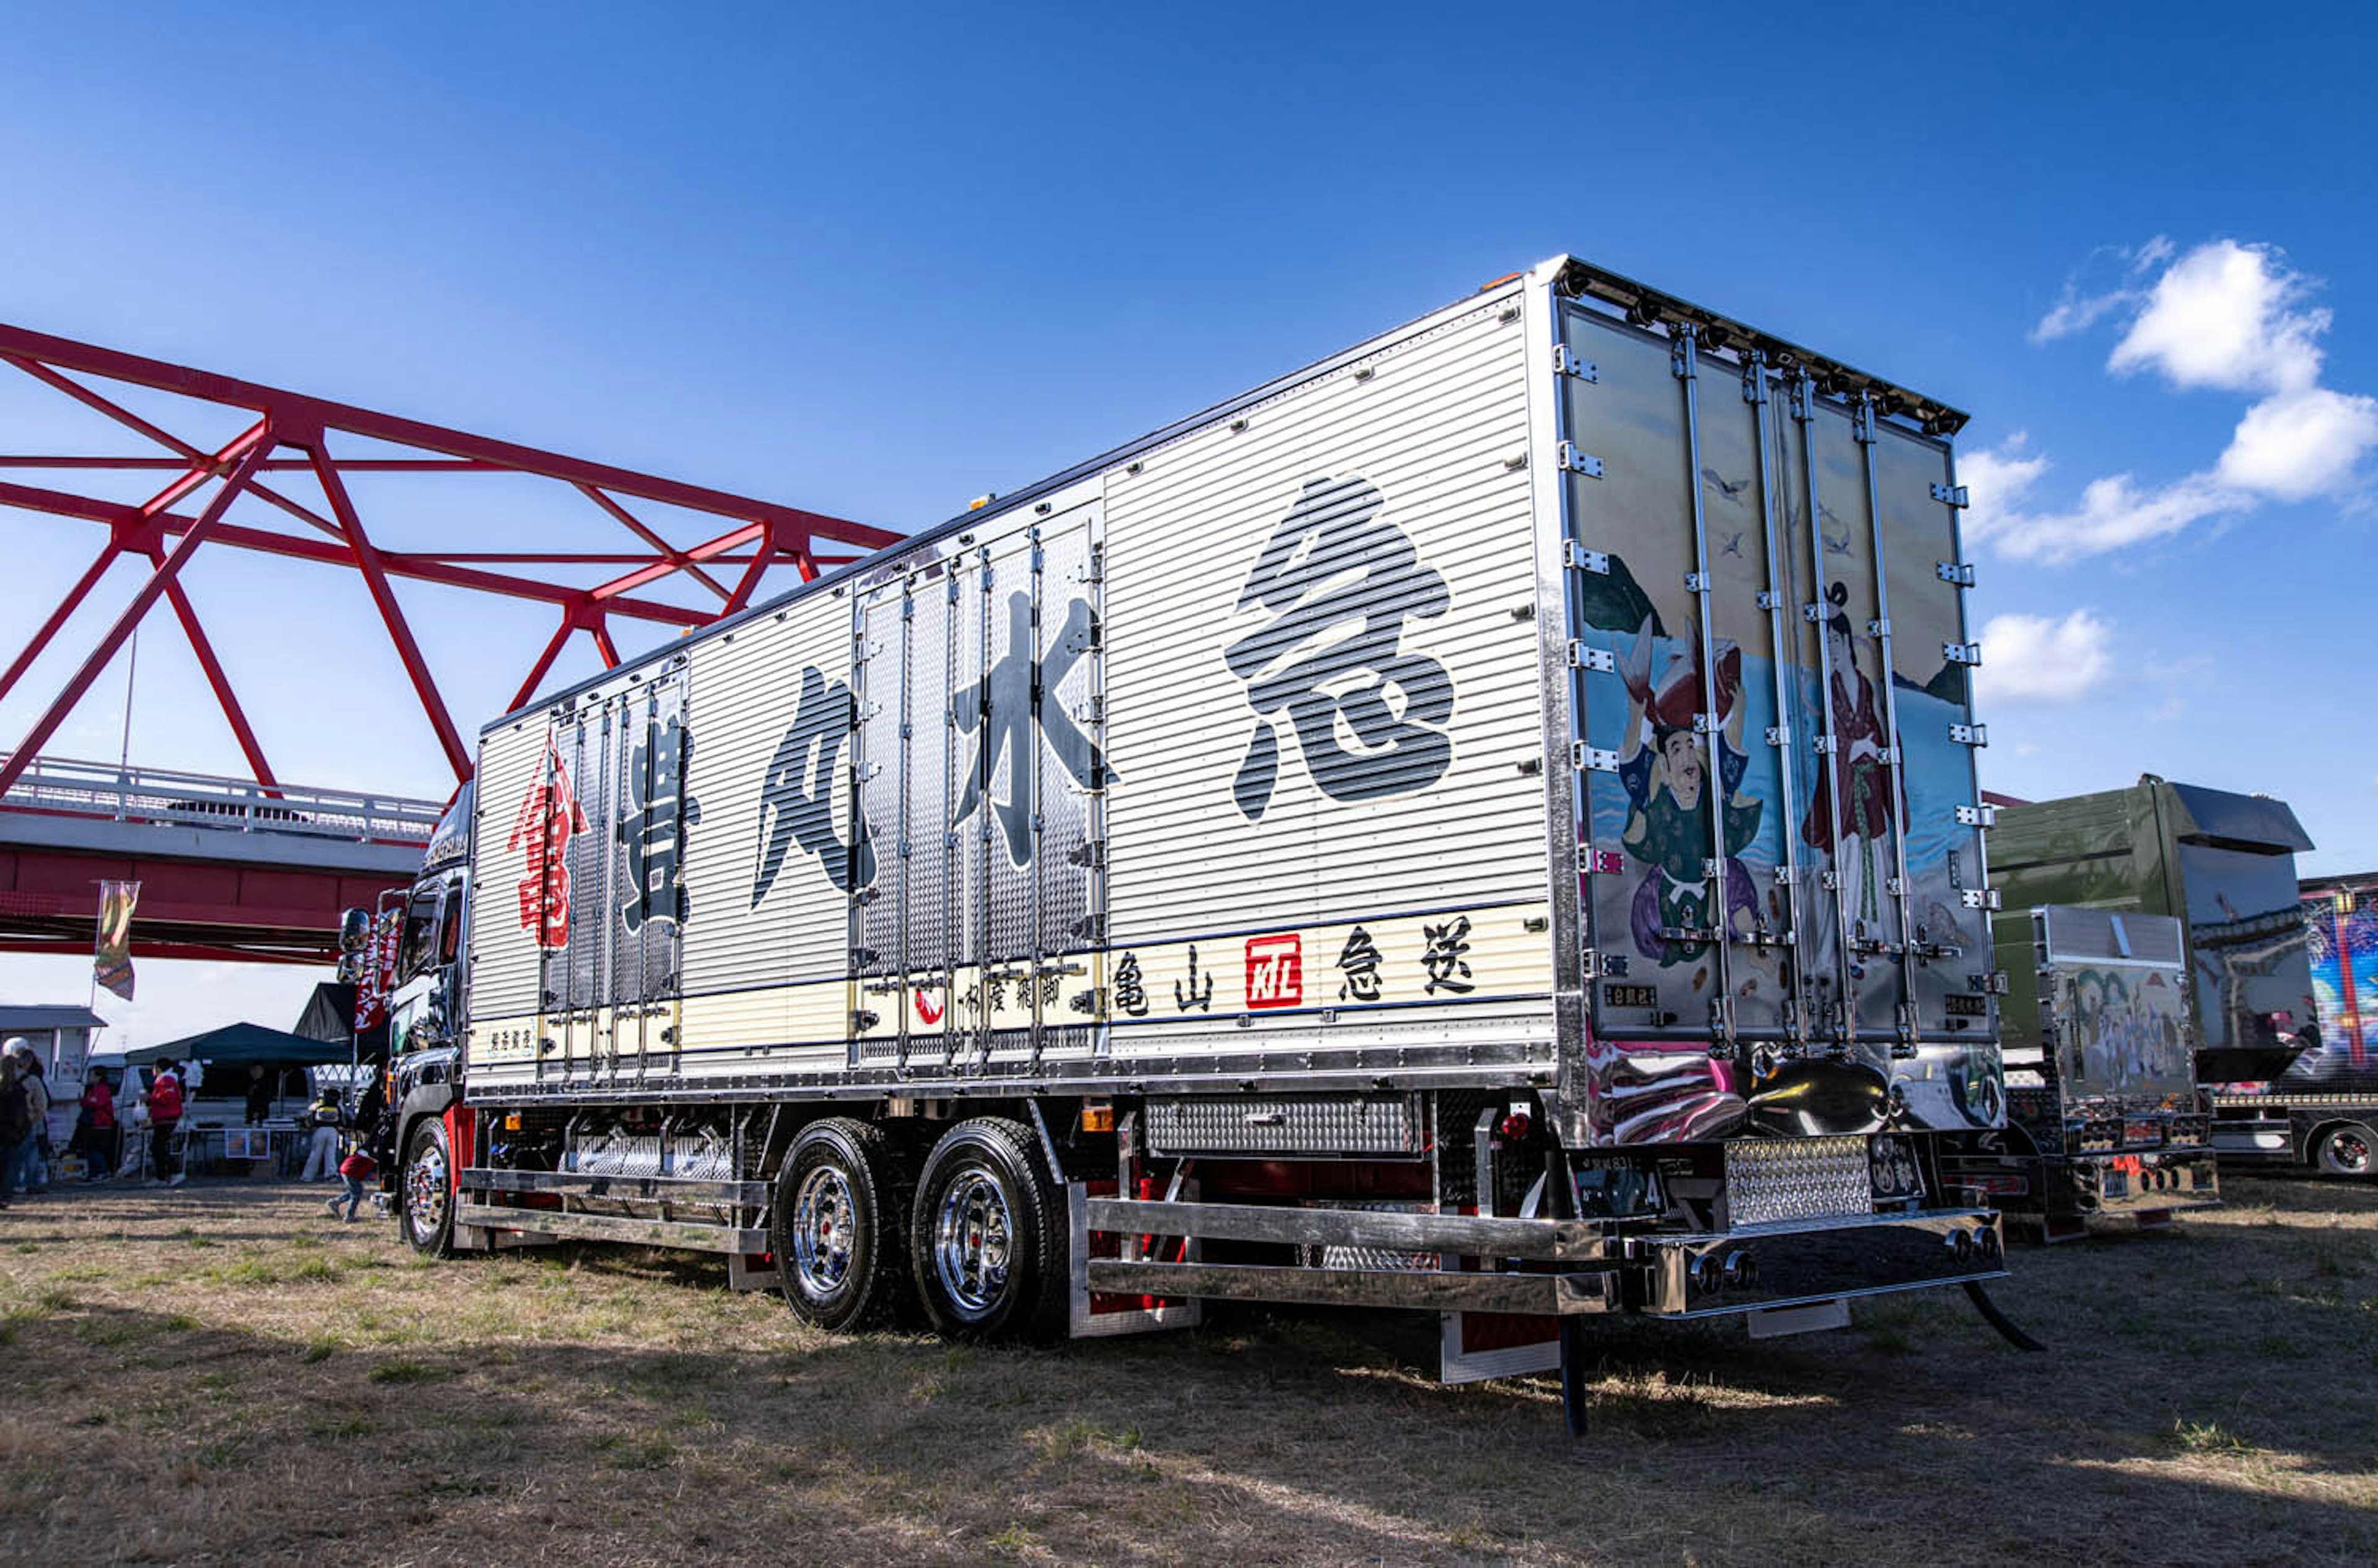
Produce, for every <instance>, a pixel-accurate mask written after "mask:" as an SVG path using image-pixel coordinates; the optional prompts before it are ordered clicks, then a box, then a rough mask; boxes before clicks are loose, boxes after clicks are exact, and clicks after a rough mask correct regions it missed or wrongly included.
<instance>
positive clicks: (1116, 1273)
mask: <svg viewBox="0 0 2378 1568" xmlns="http://www.w3.org/2000/svg"><path fill="white" fill-rule="evenodd" d="M1089 1287H1090V1289H1091V1290H1093V1291H1103V1292H1106V1293H1109V1294H1112V1295H1118V1296H1169V1297H1173V1298H1175V1299H1179V1298H1183V1297H1187V1298H1193V1299H1195V1298H1203V1299H1217V1298H1224V1299H1231V1300H1238V1301H1292V1302H1300V1303H1304V1304H1308V1305H1314V1306H1323V1307H1411V1308H1419V1309H1422V1310H1423V1311H1447V1312H1527V1313H1533V1314H1538V1315H1542V1316H1546V1317H1565V1316H1568V1315H1572V1314H1576V1313H1584V1312H1610V1311H1617V1310H1618V1306H1619V1295H1618V1275H1616V1273H1615V1272H1605V1273H1593V1274H1439V1273H1437V1272H1435V1270H1428V1269H1312V1268H1272V1267H1258V1266H1255V1265H1249V1264H1236V1263H1124V1262H1121V1261H1118V1260H1114V1259H1103V1258H1094V1259H1092V1260H1091V1261H1090V1264H1089Z"/></svg>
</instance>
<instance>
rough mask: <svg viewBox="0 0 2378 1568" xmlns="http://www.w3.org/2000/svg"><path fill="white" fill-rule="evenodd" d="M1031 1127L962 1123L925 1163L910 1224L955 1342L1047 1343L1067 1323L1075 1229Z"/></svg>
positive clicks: (912, 1254) (925, 1290)
mask: <svg viewBox="0 0 2378 1568" xmlns="http://www.w3.org/2000/svg"><path fill="white" fill-rule="evenodd" d="M1061 1215H1062V1211H1061V1210H1060V1209H1059V1208H1058V1201H1057V1192H1056V1190H1055V1183H1054V1182H1053V1181H1052V1180H1051V1179H1050V1177H1049V1176H1048V1175H1047V1174H1046V1173H1045V1172H1044V1171H1043V1170H1042V1169H1041V1166H1040V1160H1039V1147H1038V1146H1037V1144H1036V1143H1035V1142H1034V1140H1033V1136H1032V1133H1031V1131H1030V1130H1029V1129H1027V1128H1026V1127H1025V1126H1024V1125H1023V1124H1022V1123H1020V1122H1015V1121H1010V1120H1007V1119H1004V1118H1002V1117H988V1116H986V1117H977V1118H976V1119H973V1120H971V1121H962V1122H960V1123H958V1124H957V1125H956V1126H955V1127H953V1128H951V1129H950V1130H949V1131H948V1132H946V1133H945V1134H943V1138H942V1141H941V1142H940V1143H936V1144H934V1145H933V1152H932V1153H931V1155H927V1156H926V1158H925V1168H924V1172H923V1174H922V1175H921V1176H919V1178H918V1181H917V1205H916V1215H915V1218H914V1219H913V1221H912V1222H911V1223H910V1226H909V1248H908V1251H909V1259H910V1262H911V1263H913V1264H914V1266H915V1269H916V1275H917V1293H918V1295H919V1297H921V1298H922V1299H923V1300H924V1304H925V1312H926V1315H927V1316H929V1317H931V1319H932V1321H933V1326H934V1327H935V1328H937V1329H939V1330H941V1332H942V1333H943V1335H947V1336H949V1337H950V1338H953V1339H977V1340H996V1339H1045V1338H1051V1337H1053V1336H1054V1335H1056V1334H1057V1332H1058V1331H1059V1330H1060V1329H1062V1328H1063V1324H1064V1321H1065V1291H1066V1286H1067V1279H1066V1275H1065V1233H1064V1229H1063V1219H1062V1217H1061Z"/></svg>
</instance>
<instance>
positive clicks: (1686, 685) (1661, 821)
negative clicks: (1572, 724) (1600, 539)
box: [1618, 617, 1763, 968]
mask: <svg viewBox="0 0 2378 1568" xmlns="http://www.w3.org/2000/svg"><path fill="white" fill-rule="evenodd" d="M1652 624H1653V623H1652V621H1651V619H1650V618H1649V617H1646V618H1645V620H1644V621H1643V623H1642V625H1641V626H1640V627H1639V628H1637V631H1636V635H1635V639H1634V641H1633V643H1632V645H1631V646H1629V647H1628V648H1627V650H1626V652H1625V654H1624V656H1623V657H1622V658H1621V659H1620V660H1619V662H1618V670H1619V676H1620V678H1621V679H1622V680H1624V681H1625V682H1626V685H1627V730H1626V733H1627V751H1626V754H1625V756H1624V757H1623V759H1622V760H1620V762H1619V764H1618V779H1619V783H1620V784H1622V785H1623V786H1624V787H1625V789H1626V791H1627V825H1626V827H1625V829H1624V830H1623V831H1622V832H1621V833H1620V835H1619V843H1620V844H1623V845H1625V847H1626V850H1627V855H1628V856H1630V857H1632V858H1633V859H1634V860H1635V861H1636V862H1637V863H1638V864H1639V865H1641V866H1643V867H1644V868H1645V870H1644V874H1643V877H1642V880H1640V881H1639V882H1638V883H1637V884H1636V888H1635V894H1634V899H1633V903H1632V908H1631V914H1632V918H1631V919H1630V920H1629V922H1628V929H1629V934H1630V935H1631V936H1632V937H1633V939H1634V943H1635V951H1636V952H1638V953H1639V954H1640V955H1641V956H1642V957H1644V958H1647V959H1650V960H1651V961H1652V962H1653V963H1655V964H1659V965H1660V966H1661V967H1663V968H1666V967H1668V966H1670V965H1673V964H1689V963H1692V962H1693V961H1695V960H1696V959H1699V958H1701V957H1703V956H1704V955H1705V954H1707V953H1708V952H1709V950H1710V948H1711V944H1712V943H1713V942H1715V941H1718V940H1723V937H1724V935H1725V934H1726V933H1727V932H1728V931H1731V932H1732V934H1734V935H1735V936H1747V935H1749V934H1750V932H1751V930H1752V928H1753V926H1754V925H1755V923H1756V921H1757V919H1758V914H1759V894H1758V892H1757V891H1756V890H1755V889H1754V887H1753V886H1752V883H1751V880H1750V872H1749V871H1748V869H1747V868H1745V867H1744V865H1743V863H1742V859H1741V855H1742V852H1743V851H1744V850H1745V849H1747V848H1748V847H1749V845H1750V842H1751V841H1752V840H1753V839H1754V838H1756V837H1757V836H1758V834H1759V813H1760V811H1761V809H1762V805H1763V803H1762V802H1761V801H1759V798H1758V797H1757V796H1751V795H1747V794H1745V793H1744V791H1743V776H1744V774H1745V773H1746V772H1747V771H1748V760H1747V758H1746V756H1745V754H1744V752H1743V749H1742V715H1743V708H1744V704H1743V703H1742V701H1741V700H1740V698H1741V695H1742V652H1741V650H1740V649H1738V648H1736V647H1735V646H1734V644H1732V643H1730V642H1724V641H1721V642H1720V643H1719V644H1718V653H1717V659H1716V669H1715V670H1714V671H1713V672H1711V674H1710V675H1709V676H1708V677H1707V679H1706V680H1705V678H1704V676H1703V672H1702V668H1701V664H1702V661H1701V657H1700V653H1701V650H1700V647H1699V643H1698V641H1696V642H1695V643H1694V644H1693V645H1692V646H1691V647H1690V648H1689V649H1687V650H1675V649H1670V650H1669V651H1668V652H1667V653H1666V655H1665V656H1664V658H1663V659H1662V660H1661V662H1662V663H1663V664H1664V666H1665V667H1664V668H1663V670H1662V671H1661V672H1660V674H1659V676H1657V678H1656V679H1655V678H1654V676H1653V675H1652V665H1653V662H1654V657H1655V652H1654V639H1653V638H1652V635H1651V628H1652ZM1709 681H1714V683H1715V686H1716V690H1717V712H1718V714H1719V724H1718V726H1717V728H1716V730H1715V732H1714V738H1715V740H1716V742H1717V756H1718V765H1717V781H1716V785H1715V805H1716V808H1717V809H1718V810H1719V811H1720V812H1721V813H1723V815H1722V819H1721V820H1722V822H1723V831H1724V835H1725V856H1724V860H1725V878H1724V881H1725V891H1724V893H1723V905H1724V907H1723V912H1722V913H1721V912H1720V911H1716V910H1713V909H1712V908H1711V890H1710V880H1709V879H1708V878H1706V877H1704V876H1703V875H1702V871H1701V868H1702V866H1703V864H1704V863H1705V862H1706V861H1707V860H1709V859H1710V858H1711V855H1710V850H1711V832H1710V828H1709V808H1708V806H1707V805H1706V804H1705V802H1704V799H1703V797H1704V796H1707V795H1709V794H1710V793H1711V783H1710V765H1709V750H1708V747H1707V745H1706V744H1705V737H1704V736H1701V735H1699V734H1698V733H1696V728H1695V720H1696V719H1698V718H1699V715H1700V713H1701V712H1702V711H1703V710H1702V700H1703V695H1704V687H1705V685H1707V684H1708V682H1709Z"/></svg>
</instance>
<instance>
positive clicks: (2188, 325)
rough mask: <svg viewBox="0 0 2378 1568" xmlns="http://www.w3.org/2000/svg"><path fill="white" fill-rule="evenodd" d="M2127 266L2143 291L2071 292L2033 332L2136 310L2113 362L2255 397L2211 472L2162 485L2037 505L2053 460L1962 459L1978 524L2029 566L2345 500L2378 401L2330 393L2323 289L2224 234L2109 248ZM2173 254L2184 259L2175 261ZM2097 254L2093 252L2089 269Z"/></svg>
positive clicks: (2041, 336)
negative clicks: (2274, 510)
mask: <svg viewBox="0 0 2378 1568" xmlns="http://www.w3.org/2000/svg"><path fill="white" fill-rule="evenodd" d="M2099 254H2100V256H2104V255H2107V254H2111V255H2114V256H2117V257H2120V258H2121V259H2122V260H2124V261H2125V262H2126V263H2128V273H2129V275H2130V276H2132V277H2137V276H2140V275H2142V274H2144V273H2147V272H2150V271H2155V269H2157V268H2160V269H2161V270H2160V271H2159V272H2156V276H2155V277H2154V279H2153V281H2150V282H2148V283H2146V284H2145V285H2144V286H2143V287H2118V288H2114V289H2111V290H2108V291H2105V292H2102V293H2095V294H2084V293H2081V292H2080V290H2079V288H2078V285H2077V284H2076V283H2068V284H2067V285H2066V287H2065V291H2064V297H2063V298H2062V299H2061V300H2060V301H2059V302H2058V304H2057V305H2056V307H2055V308H2054V309H2053V310H2051V311H2049V312H2048V315H2047V316H2045V317H2042V318H2041V319H2040V321H2039V323H2038V324H2037V325H2036V326H2035V327H2034V328H2033V329H2032V330H2031V338H2032V341H2035V342H2048V341H2053V340H2055V339H2058V338H2063V337H2070V336H2072V335H2073V334H2074V333H2077V332H2082V331H2085V330H2087V329H2089V328H2090V327H2092V326H2094V325H2095V324H2096V323H2097V322H2099V321H2101V320H2104V319H2106V318H2108V317H2123V316H2127V317H2128V318H2129V320H2128V326H2127V327H2126V329H2124V331H2123V333H2122V337H2121V340H2120V341H2119V342H2117V343H2116V344H2115V345H2114V349H2113V353H2112V354H2111V355H2110V356H2109V357H2108V360H2107V368H2108V370H2110V371H2113V372H2114V373H2116V374H2118V375H2130V374H2134V373H2136V372H2139V371H2142V370H2152V371H2155V372H2156V373H2158V374H2160V375H2161V376H2162V377H2164V378H2165V379H2166V380H2167V381H2168V382H2169V383H2170V384H2171V385H2172V386H2174V387H2178V388H2216V389H2223V390H2228V391H2234V392H2248V393H2255V394H2259V401H2255V402H2254V403H2252V405H2251V406H2249V407H2248V408H2247V410H2246V412H2245V413H2244V415H2243V416H2242V417H2241V418H2240V420H2239V422H2238V426H2237V428H2236V430H2235V431H2234V432H2232V434H2231V436H2230V439H2229V445H2228V448H2227V449H2225V450H2224V451H2223V452H2222V453H2221V455H2220V457H2219V458H2218V459H2216V461H2215V462H2214V463H2213V465H2212V466H2211V467H2209V468H2206V469H2204V470H2200V471H2199V472H2196V473H2189V474H2185V475H2183V476H2182V477H2180V478H2179V479H2175V480H2172V481H2170V482H2168V483H2167V484H2163V485H2142V484H2140V483H2139V481H2138V480H2137V479H2136V478H2134V477H2133V476H2132V475H2131V474H2128V473H2117V474H2110V475H2108V476H2106V477H2103V478H2099V479H2094V480H2091V481H2090V482H2089V483H2088V484H2086V485H2084V486H2083V487H2082V490H2081V495H2080V499H2079V500H2078V502H2077V503H2073V504H2068V505H2064V506H2052V505H2040V504H2035V503H2034V502H2033V500H2032V497H2033V495H2034V493H2035V492H2036V490H2037V489H2038V488H2039V481H2040V479H2041V477H2042V476H2043V475H2044V474H2046V473H2047V472H2048V467H2049V462H2048V458H2047V456H2046V455H2045V454H2044V453H2034V452H2032V451H2030V450H2029V448H2028V443H2027V441H2026V439H2025V437H2024V436H2023V435H2022V434H2021V433H2020V432H2018V433H2017V434H2016V435H2014V436H2012V437H2009V438H2008V439H2007V440H2005V441H2003V442H2001V443H2000V445H1999V447H1998V448H1996V449H1993V450H1987V451H1979V452H1974V453H1969V454H1966V455H1965V456H1964V457H1963V458H1962V459H1961V460H1960V464H1961V470H1962V477H1963V479H1964V483H1965V485H1966V487H1967V488H1968V489H1969V490H1970V491H1972V493H1973V497H1974V504H1973V509H1972V511H1971V512H1970V513H1969V514H1968V517H1967V521H1966V526H1967V530H1968V532H1969V533H1970V534H1971V535H1972V537H1974V538H1975V539H1976V540H1978V541H1983V542H1987V543H1988V544H1989V545H1992V546H1993V547H1994V548H1996V549H1997V550H1998V551H1999V552H2000V554H2002V555H2006V556H2010V557H2014V558H2015V559H2018V560H2034V561H2046V562H2051V563H2053V562H2064V561H2072V560H2077V559H2080V558H2081V557H2086V556H2096V555H2102V554H2104V553H2106V552H2108V551H2110V550H2118V549H2120V548H2122V547H2124V546H2126V545H2137V544H2142V543H2144V542H2145V541H2148V540H2152V539H2160V538H2164V537H2167V536H2168V535H2171V534H2174V533H2180V531H2182V530H2183V529H2186V528H2187V527H2188V526H2189V525H2190V524H2192V523H2195V522H2199V521H2204V519H2207V518H2212V517H2218V516H2224V515H2243V514H2246V513H2249V512H2252V511H2253V510H2255V509H2257V508H2259V507H2261V506H2263V505H2264V503H2266V502H2270V501H2279V502H2297V501H2306V500H2310V499H2312V498H2313V497H2320V496H2346V495H2348V494H2349V493H2350V492H2352V491H2353V490H2354V489H2355V488H2356V487H2357V485H2359V484H2360V479H2361V475H2360V473H2359V472H2358V470H2359V467H2360V462H2361V460H2362V458H2363V457H2364V456H2365V455H2366V454H2367V453H2368V452H2369V451H2370V450H2371V449H2372V448H2373V447H2378V398H2370V397H2363V396H2360V395H2359V394H2353V393H2345V392H2339V391H2336V390H2333V389H2329V388H2325V387H2323V386H2321V385H2319V379H2320V371H2321V349H2320V345H2319V341H2318V340H2319V338H2320V336H2321V334H2322V333H2324V332H2325V331H2327V330H2328V328H2329V325H2330V320H2331V317H2330V313H2329V312H2328V311H2326V310H2324V309H2308V308H2304V307H2303V301H2304V300H2305V298H2306V297H2307V296H2308V295H2309V293H2311V292H2312V289H2313V288H2314V287H2315V286H2316V285H2315V283H2314V282H2313V281H2312V280H2311V279H2308V278H2306V277H2305V276H2304V275H2303V274H2301V273H2300V272H2297V271H2294V270H2292V269H2289V268H2288V266H2287V264H2286V262H2285V260H2284V259H2283V257H2282V256H2281V253H2280V252H2279V251H2278V250H2277V249H2276V247H2274V246H2271V245H2240V243H2238V242H2237V241H2235V240H2214V241H2211V242H2208V243H2207V244H2204V245H2198V246H2196V247H2195V248H2194V249H2192V250H2190V251H2189V252H2187V253H2186V254H2185V255H2180V254H2178V252H2177V248H2176V247H2175V246H2174V245H2172V243H2171V242H2170V241H2169V240H2168V239H2166V238H2164V237H2163V236H2161V235H2157V236H2156V238H2154V239H2152V240H2149V241H2148V242H2147V243H2146V244H2145V245H2141V246H2139V247H2138V248H2137V249H2136V250H2134V251H2132V250H2115V251H2112V252H2100V253H2099ZM2175 257H2177V259H2175ZM2094 259H2096V258H2094V257H2093V260H2094Z"/></svg>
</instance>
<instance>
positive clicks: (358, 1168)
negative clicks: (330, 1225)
mask: <svg viewBox="0 0 2378 1568" xmlns="http://www.w3.org/2000/svg"><path fill="white" fill-rule="evenodd" d="M378 1171H379V1162H378V1160H375V1159H373V1158H372V1157H371V1156H370V1155H367V1154H366V1153H364V1148H363V1145H362V1144H361V1143H356V1144H354V1146H353V1147H351V1148H350V1149H349V1150H348V1151H347V1157H346V1158H345V1159H342V1160H341V1161H340V1162H339V1176H340V1178H341V1179H343V1180H344V1181H345V1182H346V1184H347V1191H346V1205H347V1214H346V1218H347V1221H348V1223H350V1224H353V1223H354V1217H355V1210H356V1209H357V1208H359V1207H361V1206H362V1203H363V1201H364V1183H365V1182H366V1181H368V1180H370V1179H372V1177H373V1176H375V1175H377V1174H378ZM339 1202H340V1200H339V1199H337V1198H325V1199H323V1200H322V1207H323V1208H325V1209H327V1210H329V1211H330V1213H331V1214H337V1213H338V1212H339Z"/></svg>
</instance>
